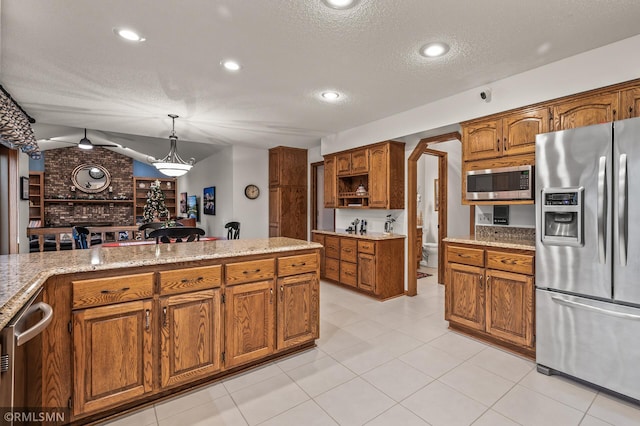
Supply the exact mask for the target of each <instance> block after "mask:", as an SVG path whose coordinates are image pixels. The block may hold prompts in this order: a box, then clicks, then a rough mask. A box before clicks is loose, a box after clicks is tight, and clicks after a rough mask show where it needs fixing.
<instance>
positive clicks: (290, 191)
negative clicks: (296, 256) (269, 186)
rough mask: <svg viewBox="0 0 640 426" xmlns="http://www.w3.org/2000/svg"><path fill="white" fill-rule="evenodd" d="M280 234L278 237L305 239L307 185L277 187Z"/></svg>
mask: <svg viewBox="0 0 640 426" xmlns="http://www.w3.org/2000/svg"><path fill="white" fill-rule="evenodd" d="M279 203H280V207H279V211H280V217H279V218H278V223H279V225H280V234H279V235H277V236H278V237H289V238H297V239H299V240H306V239H307V238H308V235H307V187H306V186H288V187H284V188H280V189H279Z"/></svg>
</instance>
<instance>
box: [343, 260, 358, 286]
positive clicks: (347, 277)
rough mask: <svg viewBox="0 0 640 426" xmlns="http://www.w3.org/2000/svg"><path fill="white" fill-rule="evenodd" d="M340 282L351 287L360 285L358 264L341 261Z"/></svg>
mask: <svg viewBox="0 0 640 426" xmlns="http://www.w3.org/2000/svg"><path fill="white" fill-rule="evenodd" d="M340 282H341V283H342V284H346V285H348V286H350V287H357V286H358V266H357V265H356V264H355V263H351V262H344V261H343V262H340Z"/></svg>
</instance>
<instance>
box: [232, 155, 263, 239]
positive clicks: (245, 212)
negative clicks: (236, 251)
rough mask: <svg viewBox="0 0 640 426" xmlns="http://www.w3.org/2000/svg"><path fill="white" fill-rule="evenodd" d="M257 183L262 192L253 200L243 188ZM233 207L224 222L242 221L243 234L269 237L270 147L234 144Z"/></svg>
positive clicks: (244, 236) (244, 235) (241, 233)
mask: <svg viewBox="0 0 640 426" xmlns="http://www.w3.org/2000/svg"><path fill="white" fill-rule="evenodd" d="M249 184H255V185H257V186H258V188H260V196H259V197H258V198H256V199H255V200H250V199H248V198H247V197H245V195H244V188H245V187H246V186H247V185H249ZM232 190H233V192H232V194H233V195H232V196H233V210H232V212H231V214H230V215H229V216H228V217H225V216H221V219H222V224H223V226H224V224H225V223H227V222H229V221H232V220H234V221H238V222H240V238H242V239H245V238H268V237H269V151H268V150H266V149H258V148H246V147H234V148H233V185H232Z"/></svg>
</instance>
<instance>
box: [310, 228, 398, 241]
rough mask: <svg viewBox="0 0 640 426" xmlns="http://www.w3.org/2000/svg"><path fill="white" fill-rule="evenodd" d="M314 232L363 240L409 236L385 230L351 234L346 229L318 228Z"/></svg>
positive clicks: (393, 238)
mask: <svg viewBox="0 0 640 426" xmlns="http://www.w3.org/2000/svg"><path fill="white" fill-rule="evenodd" d="M311 232H313V233H316V234H325V235H338V236H340V237H353V238H360V239H363V240H395V239H398V238H407V236H406V235H402V234H385V233H383V232H367V233H366V234H351V233H349V232H346V231H340V232H335V231H318V230H315V229H314V230H313V231H311Z"/></svg>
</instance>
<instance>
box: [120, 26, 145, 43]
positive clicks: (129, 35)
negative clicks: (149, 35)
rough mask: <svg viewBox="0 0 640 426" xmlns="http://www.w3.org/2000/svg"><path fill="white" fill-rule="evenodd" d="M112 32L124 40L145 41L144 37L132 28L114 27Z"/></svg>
mask: <svg viewBox="0 0 640 426" xmlns="http://www.w3.org/2000/svg"><path fill="white" fill-rule="evenodd" d="M113 32H114V33H115V34H116V35H117V36H120V37H122V38H123V39H125V40H129V41H136V42H142V41H145V40H146V38H144V37H142V36H141V35H140V34H138V33H137V32H135V31H132V30H128V29H126V28H114V29H113Z"/></svg>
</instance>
